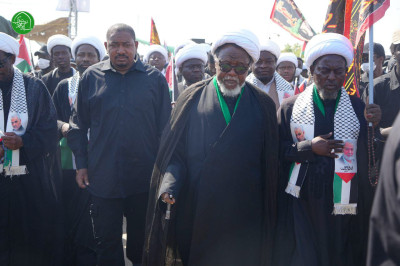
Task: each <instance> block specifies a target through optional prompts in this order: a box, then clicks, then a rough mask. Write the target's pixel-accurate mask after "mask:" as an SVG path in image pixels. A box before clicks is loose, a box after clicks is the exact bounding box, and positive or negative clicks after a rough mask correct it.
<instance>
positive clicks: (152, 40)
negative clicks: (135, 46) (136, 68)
mask: <svg viewBox="0 0 400 266" xmlns="http://www.w3.org/2000/svg"><path fill="white" fill-rule="evenodd" d="M152 44H158V45H161V42H160V38H159V37H158V32H157V28H156V24H155V23H154V20H153V18H151V32H150V45H152Z"/></svg>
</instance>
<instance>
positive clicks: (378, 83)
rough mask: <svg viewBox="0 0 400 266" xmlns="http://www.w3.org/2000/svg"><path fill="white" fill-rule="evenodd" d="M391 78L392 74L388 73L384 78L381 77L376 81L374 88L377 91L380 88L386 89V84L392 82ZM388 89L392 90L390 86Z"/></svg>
mask: <svg viewBox="0 0 400 266" xmlns="http://www.w3.org/2000/svg"><path fill="white" fill-rule="evenodd" d="M390 77H391V72H389V73H386V74H384V75H382V76H379V77H377V78H376V79H374V88H376V89H379V88H382V89H384V88H385V87H386V86H384V84H385V83H389V82H390ZM386 89H390V88H389V86H387V88H386Z"/></svg>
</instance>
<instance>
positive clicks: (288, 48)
mask: <svg viewBox="0 0 400 266" xmlns="http://www.w3.org/2000/svg"><path fill="white" fill-rule="evenodd" d="M282 53H294V54H295V55H296V56H297V57H300V56H301V45H300V44H298V43H295V44H293V45H290V44H288V43H287V44H285V48H284V49H283V50H282Z"/></svg>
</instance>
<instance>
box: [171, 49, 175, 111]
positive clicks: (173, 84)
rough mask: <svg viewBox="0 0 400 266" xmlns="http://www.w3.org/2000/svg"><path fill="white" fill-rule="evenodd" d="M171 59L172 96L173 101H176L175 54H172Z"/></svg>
mask: <svg viewBox="0 0 400 266" xmlns="http://www.w3.org/2000/svg"><path fill="white" fill-rule="evenodd" d="M171 60H172V69H171V72H172V82H171V84H172V86H171V87H172V94H171V96H172V97H171V98H172V102H173V103H175V64H174V55H172V56H171Z"/></svg>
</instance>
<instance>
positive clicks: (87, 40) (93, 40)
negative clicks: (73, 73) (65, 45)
mask: <svg viewBox="0 0 400 266" xmlns="http://www.w3.org/2000/svg"><path fill="white" fill-rule="evenodd" d="M82 44H90V45H91V46H93V47H94V48H95V49H96V50H97V51H98V52H99V55H100V61H101V60H103V58H104V56H105V55H106V48H105V47H104V44H103V43H102V42H101V41H100V40H99V38H97V37H94V36H89V37H80V36H79V37H76V38H75V39H74V40H73V41H72V48H71V50H72V57H73V58H74V59H75V53H76V49H78V47H79V46H81V45H82Z"/></svg>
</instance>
